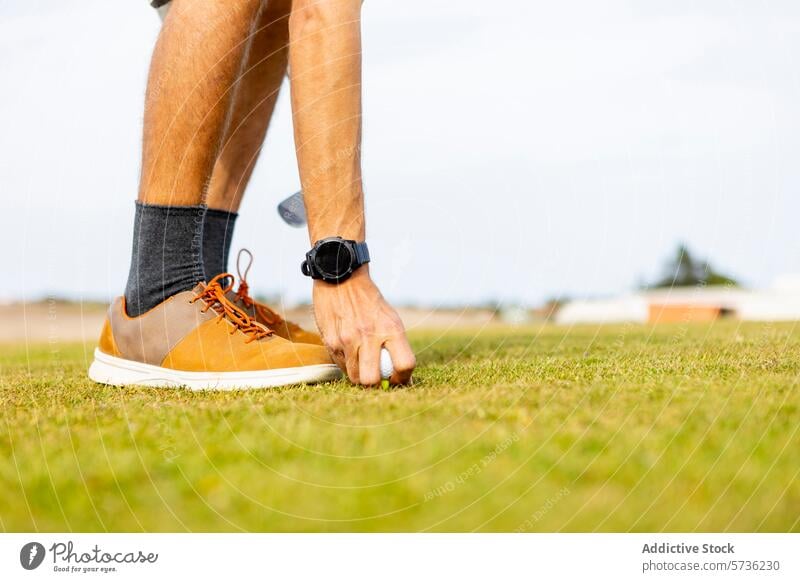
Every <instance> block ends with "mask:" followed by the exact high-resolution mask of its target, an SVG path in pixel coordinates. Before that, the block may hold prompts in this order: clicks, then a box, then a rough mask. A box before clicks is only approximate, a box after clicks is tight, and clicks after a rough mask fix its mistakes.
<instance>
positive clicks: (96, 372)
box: [89, 348, 342, 390]
mask: <svg viewBox="0 0 800 582" xmlns="http://www.w3.org/2000/svg"><path fill="white" fill-rule="evenodd" d="M341 375H342V372H341V370H339V368H338V367H337V366H336V365H334V364H318V365H315V366H298V367H296V368H280V369H277V370H256V371H251V372H183V371H181V370H172V369H170V368H162V367H161V366H153V365H151V364H143V363H141V362H134V361H132V360H124V359H122V358H117V357H114V356H110V355H108V354H105V353H103V352H101V351H100V350H99V349H97V348H95V350H94V362H92V365H91V366H89V378H91V379H92V380H94V381H95V382H98V383H100V384H110V385H112V386H152V387H154V388H188V389H189V390H247V389H251V388H275V387H277V386H289V385H291V384H311V383H314V382H327V381H330V380H336V379H338V378H339V377H341Z"/></svg>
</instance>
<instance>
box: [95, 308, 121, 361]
mask: <svg viewBox="0 0 800 582" xmlns="http://www.w3.org/2000/svg"><path fill="white" fill-rule="evenodd" d="M98 347H99V348H100V351H101V352H103V353H105V354H109V355H111V356H116V357H119V356H120V352H119V349H117V344H116V342H115V341H114V334H113V333H111V321H110V320H109V318H108V317H106V320H105V321H104V322H103V330H102V331H101V332H100V341H99V342H98Z"/></svg>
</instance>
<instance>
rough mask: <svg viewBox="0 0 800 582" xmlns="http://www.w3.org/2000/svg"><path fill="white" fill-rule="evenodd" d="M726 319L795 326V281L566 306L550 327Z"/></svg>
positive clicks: (799, 289)
mask: <svg viewBox="0 0 800 582" xmlns="http://www.w3.org/2000/svg"><path fill="white" fill-rule="evenodd" d="M724 316H730V317H733V318H736V319H740V320H744V321H795V320H800V276H796V275H793V276H783V277H780V278H779V279H777V280H776V281H775V283H774V284H773V285H772V286H771V287H770V288H769V289H765V290H748V289H739V288H735V287H676V288H673V289H658V290H654V291H642V292H637V293H631V294H629V295H623V296H621V297H612V298H607V299H579V300H575V301H569V302H568V303H566V304H565V305H563V306H562V307H561V309H559V310H558V312H557V313H556V315H555V321H556V323H561V324H575V323H624V322H632V323H647V322H654V321H678V320H698V321H700V320H704V321H708V320H711V319H715V318H717V317H724Z"/></svg>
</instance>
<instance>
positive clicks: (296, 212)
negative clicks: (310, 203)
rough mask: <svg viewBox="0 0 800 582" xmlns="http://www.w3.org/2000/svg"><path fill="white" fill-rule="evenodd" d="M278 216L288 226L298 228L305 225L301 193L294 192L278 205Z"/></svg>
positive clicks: (304, 210) (304, 208) (304, 211)
mask: <svg viewBox="0 0 800 582" xmlns="http://www.w3.org/2000/svg"><path fill="white" fill-rule="evenodd" d="M278 214H280V215H281V218H282V219H283V221H284V222H285V223H286V224H288V225H289V226H293V227H295V228H300V227H301V226H305V225H306V207H305V204H304V203H303V191H302V190H300V191H298V192H295V193H294V194H292V195H291V196H289V197H288V198H286V199H285V200H284V201H283V202H281V203H280V204H278Z"/></svg>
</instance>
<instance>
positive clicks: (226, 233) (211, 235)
mask: <svg viewBox="0 0 800 582" xmlns="http://www.w3.org/2000/svg"><path fill="white" fill-rule="evenodd" d="M237 216H238V214H236V213H235V212H225V211H224V210H217V209H215V208H209V209H208V210H207V211H206V217H205V221H204V222H203V265H204V267H205V272H206V281H210V280H211V279H213V278H214V277H216V276H217V275H219V274H220V273H227V271H228V255H230V253H231V239H232V238H233V227H234V225H235V224H236V217H237Z"/></svg>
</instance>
